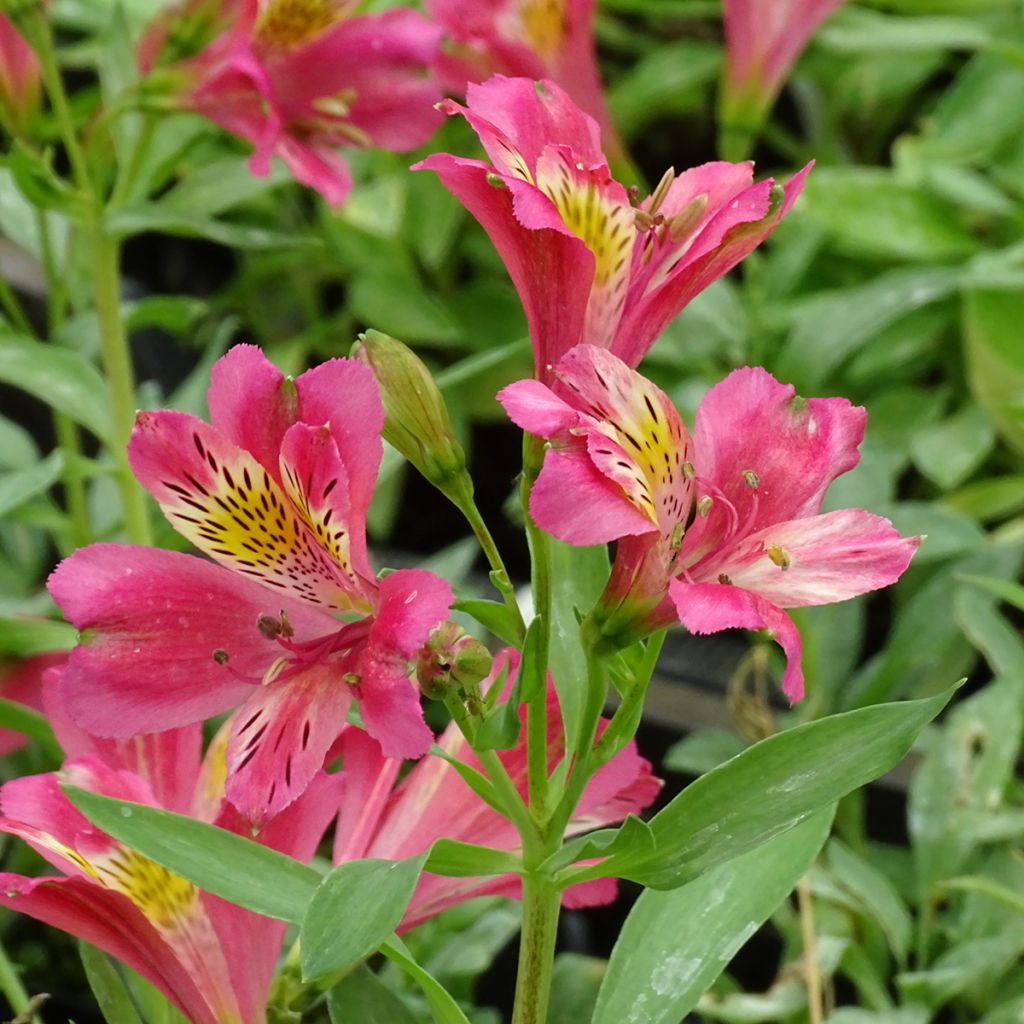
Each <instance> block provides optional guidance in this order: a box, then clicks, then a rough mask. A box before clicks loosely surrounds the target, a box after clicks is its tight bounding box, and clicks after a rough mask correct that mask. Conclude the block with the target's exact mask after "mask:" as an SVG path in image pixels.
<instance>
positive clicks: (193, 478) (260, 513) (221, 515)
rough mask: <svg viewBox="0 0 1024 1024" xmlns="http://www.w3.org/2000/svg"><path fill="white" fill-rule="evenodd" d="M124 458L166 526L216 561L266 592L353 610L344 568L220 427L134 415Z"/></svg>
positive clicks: (178, 416)
mask: <svg viewBox="0 0 1024 1024" xmlns="http://www.w3.org/2000/svg"><path fill="white" fill-rule="evenodd" d="M128 459H129V461H130V462H131V465H132V470H133V471H134V473H135V475H136V476H137V477H138V478H139V481H140V483H142V485H143V486H144V487H145V488H146V489H147V490H149V491H150V493H151V494H152V495H153V496H154V497H155V498H156V499H157V501H158V502H159V503H160V508H161V509H162V511H163V513H164V515H165V516H166V517H167V519H168V521H169V522H170V523H171V525H172V526H174V528H175V529H176V530H177V531H178V532H179V533H180V534H181V535H182V536H184V537H187V538H188V539H189V540H190V541H191V542H192V543H193V544H195V545H196V547H198V548H199V549H200V550H201V551H203V552H204V553H206V554H208V555H209V556H210V557H211V558H213V559H214V560H215V561H217V562H220V563H221V564H222V565H224V566H226V567H228V568H230V569H233V570H234V571H236V572H238V573H240V574H242V575H243V576H247V577H251V578H252V579H255V580H259V581H260V582H262V583H263V584H264V585H265V586H266V587H267V588H268V590H270V591H272V592H276V593H279V594H290V595H291V596H292V597H297V598H299V599H301V600H304V601H308V602H310V603H311V604H315V605H319V606H321V607H324V608H326V609H330V610H332V611H342V612H345V611H352V610H353V607H352V598H351V594H350V592H349V581H348V580H347V578H346V576H345V573H344V566H342V565H340V564H339V563H338V562H337V561H336V560H335V559H333V558H332V557H331V556H330V554H329V552H328V551H327V549H325V548H323V547H322V546H321V545H320V544H319V543H318V542H317V540H316V539H315V536H314V534H313V533H312V532H311V531H310V529H309V527H307V525H306V524H305V523H304V522H303V520H302V517H301V515H300V514H299V509H298V507H297V506H295V505H293V503H292V502H291V501H290V500H289V499H288V497H286V495H285V491H284V490H283V489H282V488H281V487H279V486H278V485H277V483H276V482H275V481H274V479H273V478H272V477H271V476H270V474H269V472H268V471H267V470H266V469H265V468H264V467H263V466H261V465H260V464H259V463H258V462H257V461H256V460H255V459H254V458H253V457H252V456H251V455H249V453H248V452H246V451H244V450H242V449H241V448H237V447H236V446H235V445H233V444H232V443H231V442H230V441H228V440H227V438H225V437H224V436H223V435H222V434H221V433H220V432H219V431H217V430H215V429H214V428H213V427H211V426H209V425H207V424H206V423H203V421H202V420H198V419H196V418H195V417H194V416H188V415H186V414H184V413H179V412H173V411H164V412H152V413H139V415H138V417H137V418H136V421H135V429H134V430H133V431H132V437H131V441H130V442H129V444H128Z"/></svg>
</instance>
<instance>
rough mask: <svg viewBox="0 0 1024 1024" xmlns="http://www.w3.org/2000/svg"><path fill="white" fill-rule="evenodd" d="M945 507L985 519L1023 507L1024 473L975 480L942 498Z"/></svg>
mask: <svg viewBox="0 0 1024 1024" xmlns="http://www.w3.org/2000/svg"><path fill="white" fill-rule="evenodd" d="M942 503H943V504H944V505H945V506H947V507H948V508H951V509H953V510H954V511H956V512H960V513H962V514H963V515H966V516H970V517H971V519H977V520H978V521H979V522H982V523H988V522H991V521H993V520H997V519H1004V518H1005V517H1007V516H1012V515H1014V514H1015V513H1017V512H1020V511H1021V509H1024V474H1016V475H1013V474H1007V475H1006V476H993V477H988V478H987V479H984V480H975V481H973V482H972V483H969V484H967V485H966V486H965V487H961V488H960V490H958V491H955V492H954V493H953V494H947V495H946V496H945V497H944V498H942Z"/></svg>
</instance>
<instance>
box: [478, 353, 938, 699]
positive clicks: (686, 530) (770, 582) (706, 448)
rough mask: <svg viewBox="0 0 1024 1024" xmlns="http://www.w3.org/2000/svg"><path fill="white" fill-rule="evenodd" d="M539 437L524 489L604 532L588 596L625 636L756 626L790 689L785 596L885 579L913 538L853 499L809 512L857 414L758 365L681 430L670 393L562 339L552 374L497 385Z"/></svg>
mask: <svg viewBox="0 0 1024 1024" xmlns="http://www.w3.org/2000/svg"><path fill="white" fill-rule="evenodd" d="M498 398H499V401H501V403H502V405H504V407H505V410H506V412H508V414H509V416H510V417H511V418H512V420H513V421H514V422H515V423H516V424H517V425H518V426H520V427H522V428H523V429H524V430H527V431H529V432H530V433H531V434H535V435H537V436H539V437H543V438H546V439H547V440H548V441H549V442H550V447H549V450H548V451H547V453H546V454H545V457H544V465H543V468H542V469H541V472H540V475H539V477H538V478H537V481H536V483H535V484H534V486H533V490H532V493H531V495H530V514H531V515H532V516H533V518H534V521H535V522H536V523H537V525H538V526H539V527H540V528H541V529H543V530H546V531H547V532H548V533H551V534H553V535H554V536H555V537H558V538H559V539H561V540H563V541H566V542H568V543H570V544H601V543H606V542H609V541H617V542H618V544H617V547H616V552H615V561H614V564H613V567H612V575H611V579H610V580H609V582H608V585H607V587H606V588H605V591H604V593H603V594H602V596H601V599H600V601H599V602H598V606H597V610H596V615H597V618H598V620H599V622H600V623H601V626H602V631H603V632H604V633H605V634H606V635H607V636H609V637H610V638H611V639H613V640H614V641H616V642H618V643H628V642H631V641H632V640H634V639H636V638H637V637H638V636H643V635H645V634H646V633H649V632H651V631H653V630H655V629H659V628H664V627H665V626H667V625H669V624H671V623H672V622H675V621H679V622H681V623H682V624H683V625H684V626H685V627H686V628H687V629H689V630H690V631H691V632H693V633H717V632H719V631H720V630H723V629H730V628H740V629H767V630H769V631H770V632H771V633H772V634H773V635H774V637H775V639H776V640H777V641H778V643H779V644H780V645H781V647H782V649H783V651H784V652H785V655H786V669H785V673H784V675H783V688H784V690H785V692H786V694H787V695H788V696H789V698H790V700H791V701H796V700H799V699H800V698H801V697H802V696H803V691H804V684H803V673H802V671H801V668H800V656H801V644H800V634H799V633H798V632H797V629H796V626H795V625H794V624H793V622H792V620H791V619H790V618H789V616H788V615H786V613H785V611H784V609H786V608H799V607H802V606H806V605H817V604H831V603H833V602H835V601H844V600H846V599H848V598H851V597H855V596H857V595H858V594H863V593H866V592H868V591H871V590H877V589H878V588H880V587H885V586H888V585H889V584H891V583H893V582H895V581H896V580H897V579H898V578H899V577H900V575H901V574H902V573H903V571H904V570H905V569H906V568H907V565H908V564H909V562H910V559H911V557H912V555H913V554H914V551H915V550H916V549H917V546H918V544H919V542H920V538H919V537H901V536H900V535H899V534H898V533H897V532H896V530H895V529H894V528H893V526H892V524H891V523H890V522H889V521H888V520H886V519H882V518H881V517H879V516H874V515H871V514H870V513H868V512H865V511H864V510H863V509H841V510H839V511H835V512H828V513H822V512H821V505H822V500H823V499H824V497H825V491H826V490H827V489H828V486H829V484H830V483H831V482H832V481H833V480H834V479H835V478H836V477H837V476H839V475H840V474H842V473H845V472H847V471H848V470H850V469H852V468H853V467H854V466H855V465H856V464H857V461H858V458H859V455H858V452H857V446H858V445H859V444H860V441H861V439H862V437H863V434H864V425H865V422H866V414H865V411H864V410H863V409H862V408H859V407H857V406H853V405H851V404H850V403H849V402H847V401H846V400H845V399H842V398H811V399H807V400H805V399H802V398H799V397H798V396H796V394H795V392H794V390H793V388H792V387H791V386H787V385H785V384H780V383H779V382H778V381H777V380H775V378H774V377H772V376H771V374H769V373H768V372H767V371H765V370H762V369H759V368H750V367H747V368H745V369H742V370H736V371H734V372H733V373H731V374H730V375H729V376H728V377H726V378H725V380H723V381H722V382H721V383H720V384H717V385H716V386H715V387H713V388H712V389H711V390H710V391H709V392H708V393H707V395H706V396H705V398H704V400H703V402H702V403H701V405H700V408H699V409H698V410H697V416H696V420H695V424H694V432H693V435H692V437H691V435H690V433H689V432H688V431H687V429H686V427H685V425H684V424H683V422H682V420H681V418H680V416H679V413H678V412H677V411H676V409H675V407H674V406H673V405H672V403H671V402H670V401H669V399H668V397H667V396H666V395H665V394H664V393H663V392H662V391H661V390H660V389H659V388H657V387H656V386H655V385H654V384H652V383H651V382H650V381H649V380H647V379H646V378H645V377H643V376H641V375H640V374H639V373H637V372H636V371H635V370H632V369H630V368H629V367H628V366H626V365H625V364H624V363H623V362H622V361H621V360H620V359H618V358H617V357H616V356H615V355H613V354H612V353H610V352H607V351H605V350H603V349H599V348H595V347H594V346H592V345H580V346H578V347H577V348H574V349H573V350H572V351H570V352H569V353H568V354H567V355H566V356H565V357H564V358H563V359H562V360H561V362H560V363H559V364H558V365H557V366H556V367H555V368H554V370H553V373H552V375H551V380H550V383H548V384H544V383H541V382H540V381H536V380H527V381H518V382H516V383H515V384H511V385H509V386H508V387H507V388H505V389H504V390H503V391H502V392H500V393H499V395H498Z"/></svg>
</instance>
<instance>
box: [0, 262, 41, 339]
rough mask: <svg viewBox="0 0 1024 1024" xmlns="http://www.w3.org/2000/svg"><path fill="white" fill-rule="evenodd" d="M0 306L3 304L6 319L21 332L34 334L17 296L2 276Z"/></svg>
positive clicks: (0, 280) (28, 334)
mask: <svg viewBox="0 0 1024 1024" xmlns="http://www.w3.org/2000/svg"><path fill="white" fill-rule="evenodd" d="M0 306H3V309H4V312H5V313H6V314H7V319H8V320H10V321H11V323H12V324H13V325H14V326H15V327H16V328H17V329H18V330H19V331H21V333H22V334H25V335H27V336H28V337H32V335H34V334H35V331H33V330H32V324H31V323H30V322H29V319H28V317H27V316H26V315H25V311H24V310H23V309H22V308H21V303H20V302H19V301H18V297H17V296H16V295H15V294H14V291H13V289H12V288H11V286H10V285H9V284H8V283H7V279H6V278H4V277H0Z"/></svg>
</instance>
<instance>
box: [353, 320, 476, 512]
mask: <svg viewBox="0 0 1024 1024" xmlns="http://www.w3.org/2000/svg"><path fill="white" fill-rule="evenodd" d="M353 355H355V356H356V358H358V359H360V360H362V362H364V363H365V364H366V365H367V366H369V367H370V369H371V370H373V375H374V376H375V377H376V378H377V384H378V385H379V386H380V392H381V397H382V398H383V400H384V412H385V419H384V439H385V440H386V441H387V442H388V443H389V444H390V445H392V446H393V447H394V448H397V449H398V451H399V452H401V453H402V454H403V455H404V456H405V457H406V458H407V459H408V460H409V461H410V462H411V463H412V464H413V465H414V466H415V467H416V468H417V469H418V470H419V471H420V473H422V474H423V476H424V477H426V478H427V480H429V481H430V482H431V483H432V484H433V485H434V486H435V487H437V488H438V490H440V491H442V492H443V493H444V494H446V495H447V496H448V497H449V498H450V499H451V500H452V501H454V502H455V503H456V504H458V505H460V506H461V502H462V501H463V500H465V498H466V497H467V496H470V495H472V493H473V486H472V483H471V481H470V479H469V475H468V474H467V472H466V453H465V452H464V451H463V449H462V445H461V444H459V440H458V438H457V437H456V436H455V432H454V430H452V422H451V419H450V417H449V416H448V409H447V407H446V406H445V402H444V398H443V397H442V396H441V391H440V389H439V388H438V386H437V384H436V382H435V381H434V378H433V377H432V376H431V375H430V371H429V370H428V369H427V368H426V367H425V366H424V365H423V363H422V361H421V360H420V358H419V357H418V356H417V355H416V354H415V353H414V352H413V351H412V349H410V348H408V347H407V346H406V345H403V344H402V342H400V341H396V340H395V339H394V338H389V337H388V336H387V335H386V334H381V333H380V332H379V331H367V332H366V333H365V334H361V335H360V336H359V341H358V342H357V344H356V347H355V349H354V350H353Z"/></svg>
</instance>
